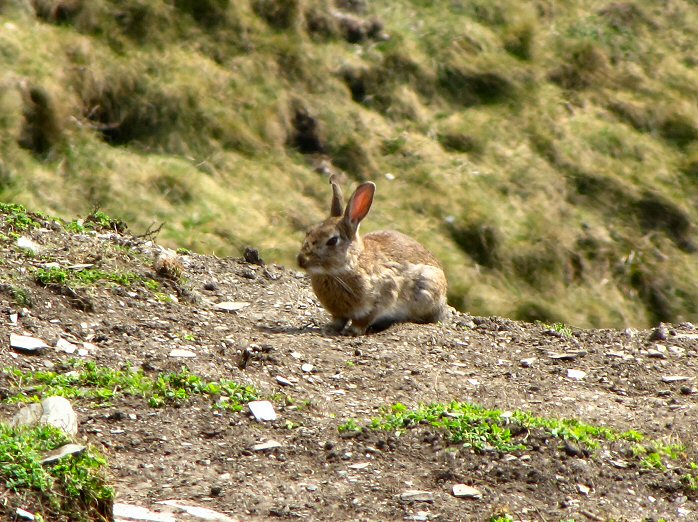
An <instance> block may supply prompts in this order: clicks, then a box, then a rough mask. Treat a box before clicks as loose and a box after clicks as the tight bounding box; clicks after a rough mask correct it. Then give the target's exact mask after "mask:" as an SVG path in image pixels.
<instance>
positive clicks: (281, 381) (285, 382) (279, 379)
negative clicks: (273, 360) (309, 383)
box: [276, 375, 293, 386]
mask: <svg viewBox="0 0 698 522" xmlns="http://www.w3.org/2000/svg"><path fill="white" fill-rule="evenodd" d="M276 382H278V383H279V384H280V385H281V386H293V383H292V382H291V381H289V380H288V379H286V378H285V377H281V375H277V376H276Z"/></svg>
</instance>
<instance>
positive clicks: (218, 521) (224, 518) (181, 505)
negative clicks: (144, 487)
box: [157, 500, 237, 522]
mask: <svg viewBox="0 0 698 522" xmlns="http://www.w3.org/2000/svg"><path fill="white" fill-rule="evenodd" d="M157 504H163V505H165V506H171V507H174V508H177V509H178V510H180V511H181V512H183V513H186V514H187V515H189V516H192V517H195V518H197V519H200V520H205V521H207V522H237V521H236V520H235V519H233V518H230V517H229V516H228V515H224V514H223V513H219V512H218V511H214V510H212V509H209V508H205V507H200V506H191V505H188V504H186V503H185V502H184V501H183V500H161V501H160V502H157Z"/></svg>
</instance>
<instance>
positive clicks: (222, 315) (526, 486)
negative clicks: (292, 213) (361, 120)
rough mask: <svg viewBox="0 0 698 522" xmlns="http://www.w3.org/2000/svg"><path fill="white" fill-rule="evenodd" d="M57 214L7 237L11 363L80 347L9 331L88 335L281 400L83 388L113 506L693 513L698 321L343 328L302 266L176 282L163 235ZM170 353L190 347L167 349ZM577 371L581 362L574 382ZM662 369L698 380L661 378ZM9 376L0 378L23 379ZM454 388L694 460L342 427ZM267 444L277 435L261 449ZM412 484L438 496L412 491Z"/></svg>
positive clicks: (427, 431) (235, 269)
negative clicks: (468, 494) (651, 460)
mask: <svg viewBox="0 0 698 522" xmlns="http://www.w3.org/2000/svg"><path fill="white" fill-rule="evenodd" d="M0 225H1V218H0ZM45 226H46V227H47V228H43V229H33V230H31V231H28V232H24V235H26V236H27V237H31V238H32V239H33V240H34V241H35V242H37V243H38V244H39V245H41V251H40V253H39V254H38V255H36V256H28V255H26V254H25V253H24V252H22V251H20V250H19V249H17V248H16V246H15V244H14V242H12V241H7V240H6V241H0V269H1V270H2V280H1V281H0V283H2V285H3V286H2V289H3V290H4V291H3V292H0V325H1V326H0V331H1V332H2V333H1V335H0V364H2V365H3V366H16V367H20V368H22V369H23V370H40V369H45V368H47V367H48V368H59V367H60V365H61V363H63V362H65V361H66V360H67V359H69V358H71V357H75V355H68V354H66V353H63V352H62V351H60V350H58V349H55V348H50V349H48V350H47V351H45V352H44V353H42V354H41V355H26V354H21V353H16V352H13V351H12V350H11V349H10V348H9V334H10V333H11V332H14V333H18V334H25V335H32V336H36V337H39V338H42V339H44V340H45V341H47V342H48V343H49V344H50V345H52V346H54V345H55V343H56V341H57V340H58V339H59V338H63V339H66V340H68V341H71V342H73V343H76V344H78V345H79V346H86V347H87V349H88V354H87V355H85V356H84V357H83V359H85V360H94V361H96V362H97V363H98V364H100V365H106V366H109V367H112V368H120V367H123V365H124V364H126V363H130V364H132V365H133V366H134V367H136V368H139V367H141V368H143V369H144V370H145V371H146V372H147V373H148V374H156V373H157V372H163V371H168V370H180V369H182V367H184V366H186V367H187V368H188V369H189V370H190V371H191V372H192V373H195V374H198V375H200V376H202V377H205V378H207V379H210V380H220V379H233V380H236V381H238V382H240V383H244V384H252V385H254V386H255V387H256V388H257V389H258V390H260V392H261V394H262V395H264V396H267V397H271V398H272V400H273V402H274V406H275V408H276V411H277V413H278V420H276V421H273V422H259V421H256V420H255V419H254V418H252V416H251V415H250V414H249V411H248V410H247V409H245V410H244V411H243V412H241V413H231V412H221V411H219V410H217V409H215V408H212V404H211V401H209V400H207V399H205V398H195V399H193V400H191V401H188V402H186V403H184V404H182V405H181V406H180V407H172V406H167V407H164V408H151V407H149V406H148V404H147V403H146V401H144V400H141V399H138V398H133V397H131V398H122V399H118V400H115V401H114V402H113V404H112V405H111V406H108V407H102V408H95V407H94V406H93V405H91V404H89V403H87V402H86V403H81V402H80V401H76V402H75V403H74V406H75V408H76V410H77V412H78V415H79V421H80V427H79V433H78V437H77V438H78V439H79V440H81V441H86V442H88V443H90V444H92V445H94V446H96V447H98V448H99V449H100V450H101V451H103V452H104V453H105V454H106V455H107V457H108V459H109V462H110V473H111V477H112V480H113V484H114V485H115V487H116V490H117V502H125V503H131V504H138V505H141V506H146V507H151V508H153V509H157V505H155V504H154V502H155V501H158V500H164V499H173V498H175V499H183V500H186V501H187V502H188V503H190V504H194V505H199V506H205V507H208V508H211V509H214V510H216V511H219V512H221V513H225V514H228V515H229V516H231V517H232V518H234V519H239V520H246V521H247V520H250V521H257V520H273V519H282V520H283V519H288V520H294V519H306V520H440V521H452V520H453V521H456V520H489V519H490V517H492V516H493V515H495V514H497V513H510V514H511V515H512V517H513V519H514V520H517V521H518V520H536V521H538V520H540V521H553V520H554V521H558V520H568V519H574V520H577V521H582V520H594V521H595V520H611V519H613V520H628V521H630V520H658V519H660V518H664V519H667V520H698V504H697V502H696V501H697V500H698V495H697V494H696V491H693V490H691V489H690V488H688V487H686V485H685V484H684V483H683V482H682V481H681V480H680V479H681V476H683V475H684V474H686V473H687V472H689V471H690V470H689V469H688V468H687V466H686V462H689V461H690V460H698V459H697V458H696V452H695V449H696V445H695V431H696V428H697V427H698V393H696V390H695V386H696V383H695V378H696V376H697V375H698V372H697V371H696V368H697V363H698V329H696V328H695V327H694V326H693V325H692V324H688V323H686V324H681V325H666V327H665V328H659V329H656V330H654V331H636V330H626V331H615V330H574V331H573V334H572V335H569V336H566V335H563V334H560V333H557V332H554V331H551V330H549V329H548V328H546V327H545V326H543V325H535V324H526V323H520V322H514V321H510V320H507V319H502V318H497V317H487V318H485V317H471V316H469V315H467V314H462V313H456V312H454V313H453V315H452V317H451V318H450V319H449V320H448V321H446V322H445V323H443V324H433V325H413V324H400V325H394V326H392V327H390V328H388V329H387V330H384V331H382V332H378V333H373V334H371V335H366V336H363V337H358V338H352V337H343V336H339V335H336V334H335V333H333V332H331V331H329V330H328V329H327V327H326V323H327V322H328V317H327V315H326V314H325V312H324V310H323V309H322V308H321V307H320V306H319V304H318V302H317V300H316V299H315V297H314V295H313V293H312V290H311V289H310V287H309V284H308V280H307V278H306V277H304V276H303V274H300V273H298V272H297V271H296V270H295V269H293V268H284V267H281V266H276V265H264V266H262V265H259V264H254V263H248V262H247V261H245V260H243V259H233V258H224V259H219V258H216V257H210V256H203V255H197V254H193V253H191V254H182V255H179V256H178V260H179V262H180V263H181V264H182V267H183V277H182V279H181V282H173V281H172V280H170V279H168V278H167V277H165V276H163V275H161V274H158V273H157V271H156V270H155V268H153V258H154V257H155V256H156V255H157V254H158V252H159V251H160V250H161V249H160V247H158V246H157V245H155V244H153V243H151V242H148V241H145V240H142V239H136V238H133V237H130V236H126V235H121V234H118V233H115V232H109V231H104V232H101V233H94V232H93V233H88V234H69V233H67V232H65V231H64V230H63V229H60V228H59V227H57V226H55V225H51V224H49V223H45ZM0 229H2V226H0ZM3 231H4V232H5V233H7V227H5V229H4V230H3ZM262 254H263V253H262ZM48 262H54V263H59V264H60V265H61V266H69V265H76V264H84V263H90V264H93V265H94V267H96V268H100V269H103V270H109V271H122V272H134V273H136V274H139V275H141V276H143V277H152V278H154V279H156V280H159V281H160V282H161V283H162V285H163V292H165V293H167V294H171V295H173V296H175V297H176V302H163V300H162V298H161V299H158V298H157V296H155V295H154V294H153V292H152V291H150V290H149V289H148V288H146V287H145V286H144V285H143V284H135V285H132V286H130V287H121V286H116V285H112V284H106V283H96V284H94V285H92V286H89V287H87V288H82V289H80V288H73V289H71V290H70V291H66V290H65V289H61V288H55V287H54V288H51V287H44V286H41V285H39V284H37V283H36V282H35V281H34V278H33V276H32V273H33V271H34V270H35V269H36V268H38V267H42V266H45V265H46V263H48ZM17 287H21V288H24V289H26V290H27V291H28V292H29V295H30V297H31V303H32V304H31V307H26V308H25V307H22V306H18V305H17V304H16V301H15V299H13V297H12V290H11V288H17ZM161 297H162V296H161ZM222 301H236V302H245V303H249V305H248V306H246V307H244V308H242V309H241V310H239V311H237V312H224V311H220V310H217V309H216V308H215V307H214V304H215V303H218V302H222ZM14 312H19V313H20V317H19V319H18V321H17V323H16V324H13V323H12V322H11V321H10V314H12V313H14ZM83 343H88V344H86V345H84V344H83ZM176 348H179V349H185V350H189V351H192V352H194V353H195V357H192V358H178V357H171V356H170V352H171V351H172V350H173V349H176ZM561 354H563V355H565V356H564V357H559V356H560V355H561ZM524 359H534V360H532V361H525V362H524V363H523V364H522V362H521V361H522V360H524ZM308 364H309V365H312V369H311V368H310V367H309V366H307V365H308ZM303 365H306V366H305V367H304V368H302V367H303ZM569 369H574V370H582V371H583V372H585V373H586V375H585V377H583V378H582V379H581V380H575V379H572V378H569V377H568V373H567V371H568V370H569ZM304 370H310V371H304ZM667 376H682V377H688V379H686V380H682V381H677V382H664V381H663V380H662V379H663V377H667ZM277 377H282V378H283V379H286V380H288V381H291V384H292V385H291V386H288V385H282V384H281V383H280V382H279V380H277ZM3 379H4V380H5V381H4V382H1V383H0V386H1V387H2V388H4V389H5V390H11V388H12V383H11V382H9V381H8V380H7V378H6V377H3ZM450 401H470V402H473V403H476V404H480V405H483V406H486V407H489V408H497V409H501V410H504V411H512V410H516V409H520V410H524V411H528V412H531V413H534V414H536V415H540V416H549V417H555V418H577V419H580V420H582V421H584V422H587V423H591V424H598V425H602V426H607V427H610V428H613V429H616V430H629V429H635V430H638V431H641V432H642V433H644V434H646V435H647V436H648V437H651V438H654V439H657V440H660V441H663V442H666V443H678V442H680V443H683V444H685V445H686V448H687V449H686V459H687V460H686V459H683V460H681V461H677V462H676V463H675V464H671V463H670V464H669V466H668V469H666V470H663V471H662V470H645V469H643V468H642V467H641V466H640V464H639V459H638V458H635V457H633V456H632V455H630V454H629V453H628V451H627V448H622V447H621V446H620V445H618V446H615V445H614V444H609V445H608V446H605V447H604V448H602V449H601V450H596V451H594V450H589V449H587V448H581V447H579V446H577V445H575V444H574V443H572V442H565V441H562V440H560V439H556V438H553V437H550V436H544V435H543V434H542V433H525V434H520V435H519V438H520V439H521V440H524V439H525V441H526V444H527V446H528V447H529V449H528V450H526V451H519V452H515V453H512V454H504V453H499V452H497V451H485V452H475V451H472V450H469V449H465V448H462V447H459V446H458V445H453V444H451V443H449V442H448V440H447V439H446V438H445V437H444V436H443V435H442V434H441V433H439V431H437V430H435V429H434V428H431V427H429V426H424V427H419V428H415V429H411V430H409V431H408V432H407V433H405V434H402V435H401V436H396V435H395V434H393V433H386V432H372V431H368V432H364V433H359V434H357V433H349V434H347V433H340V431H339V430H338V426H339V425H340V424H342V423H343V422H345V421H346V420H348V419H356V420H357V422H358V423H359V424H362V423H364V422H365V421H366V420H368V419H370V418H372V417H375V416H377V415H379V413H380V412H381V411H382V409H384V408H386V407H387V406H390V405H392V404H394V403H397V402H400V403H403V404H405V405H407V406H409V407H414V406H417V405H418V404H419V403H432V402H450ZM17 408H18V406H15V405H8V404H2V405H1V406H0V413H2V415H3V416H4V417H9V416H10V415H12V414H13V413H14V412H15V411H16V410H17ZM270 439H273V440H276V441H278V442H279V443H280V444H281V445H280V447H278V448H276V449H273V450H269V451H253V450H252V449H251V447H252V446H253V445H254V444H257V443H260V442H265V441H268V440H270ZM357 465H358V466H357ZM458 483H465V484H468V485H470V486H474V487H476V488H478V489H479V490H480V491H481V492H482V498H481V499H479V500H466V499H462V498H456V497H455V496H454V495H453V494H452V487H453V485H454V484H458ZM580 486H582V487H580ZM587 488H588V489H587ZM408 490H422V491H428V492H430V493H431V494H432V499H431V501H429V502H414V501H407V500H403V499H402V498H401V494H402V493H404V492H405V491H408ZM3 495H4V496H5V498H10V499H11V497H8V495H9V493H8V492H7V491H5V492H4V493H3ZM10 504H11V502H10Z"/></svg>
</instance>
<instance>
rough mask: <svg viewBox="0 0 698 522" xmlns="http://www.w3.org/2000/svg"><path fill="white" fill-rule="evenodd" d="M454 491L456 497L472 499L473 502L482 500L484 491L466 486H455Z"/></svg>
mask: <svg viewBox="0 0 698 522" xmlns="http://www.w3.org/2000/svg"><path fill="white" fill-rule="evenodd" d="M452 491H453V496H454V497H459V498H471V499H473V500H480V499H481V498H482V491H480V490H479V489H477V488H474V487H472V486H468V485H466V484H454V485H453V489H452Z"/></svg>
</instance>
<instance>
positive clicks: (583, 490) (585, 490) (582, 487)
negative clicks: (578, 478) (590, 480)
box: [577, 484, 591, 497]
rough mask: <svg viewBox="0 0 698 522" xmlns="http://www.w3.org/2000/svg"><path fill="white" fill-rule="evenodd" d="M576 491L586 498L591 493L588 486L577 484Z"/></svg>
mask: <svg viewBox="0 0 698 522" xmlns="http://www.w3.org/2000/svg"><path fill="white" fill-rule="evenodd" d="M577 491H579V492H580V493H581V494H582V495H584V496H587V497H588V496H589V493H591V488H590V487H589V486H585V485H584V484H577Z"/></svg>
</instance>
